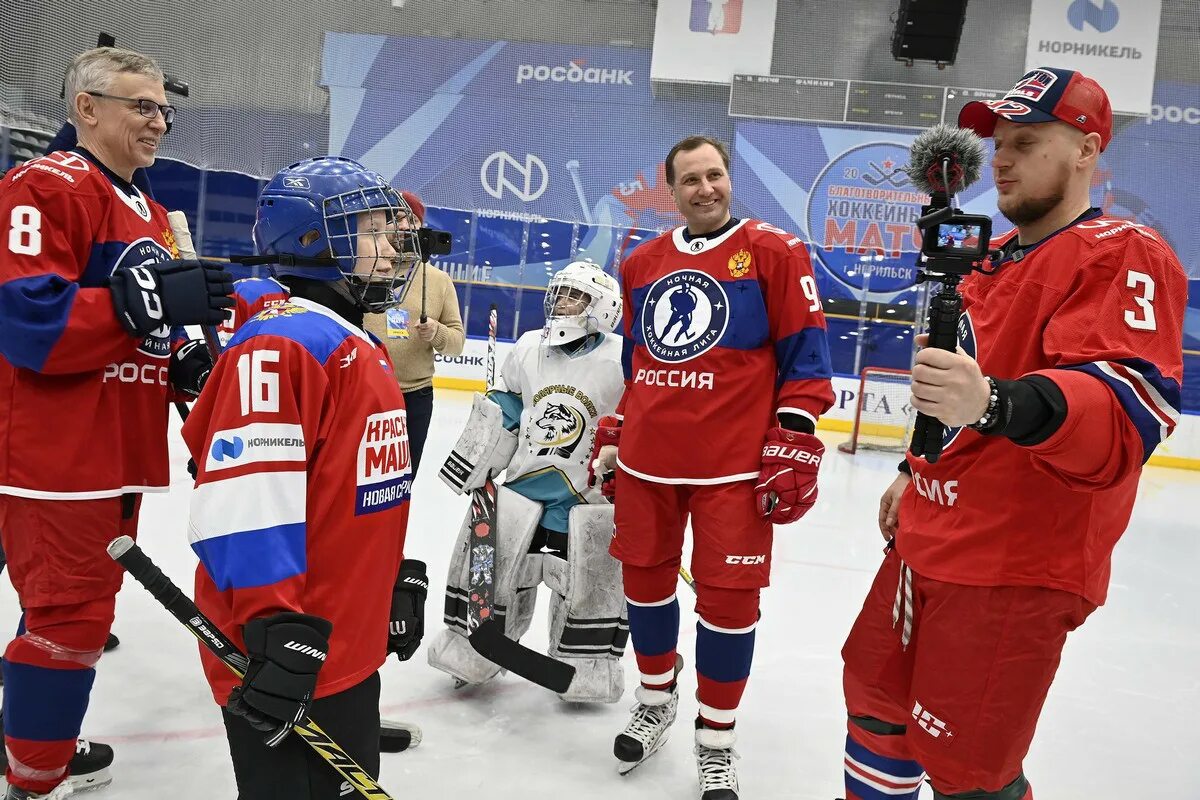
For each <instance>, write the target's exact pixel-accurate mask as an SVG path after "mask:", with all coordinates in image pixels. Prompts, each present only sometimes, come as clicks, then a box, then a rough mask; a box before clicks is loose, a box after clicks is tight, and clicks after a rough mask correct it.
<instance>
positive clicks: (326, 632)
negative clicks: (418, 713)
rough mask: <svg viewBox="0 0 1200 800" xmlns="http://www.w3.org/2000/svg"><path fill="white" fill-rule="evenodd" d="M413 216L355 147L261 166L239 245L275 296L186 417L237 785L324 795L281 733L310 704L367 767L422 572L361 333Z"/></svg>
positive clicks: (405, 651)
mask: <svg viewBox="0 0 1200 800" xmlns="http://www.w3.org/2000/svg"><path fill="white" fill-rule="evenodd" d="M400 220H405V221H407V222H408V223H409V224H408V225H407V226H402V225H401V224H400V223H399V221H400ZM402 227H406V228H408V229H405V230H402V229H401V228H402ZM415 229H416V225H415V224H412V221H411V213H410V212H409V210H408V208H407V207H406V206H405V205H404V202H403V200H401V199H400V196H399V194H398V193H397V192H396V191H395V190H394V189H392V188H391V187H389V186H388V184H387V182H386V181H385V180H384V179H383V178H382V177H381V176H379V175H378V174H376V173H374V172H371V171H369V170H367V169H365V168H364V167H363V166H362V165H361V164H359V163H357V162H355V161H351V160H349V159H345V158H335V157H325V158H316V159H310V160H307V161H303V162H300V163H298V164H294V165H292V166H291V167H288V168H287V169H285V170H283V171H282V172H280V173H279V174H278V175H276V176H275V177H274V178H273V179H272V180H271V182H270V183H269V184H268V185H267V187H266V188H265V189H264V190H263V194H262V196H261V197H260V198H259V206H258V217H257V221H256V223H255V227H254V240H255V245H256V248H257V249H258V252H259V253H260V254H261V255H263V256H272V257H277V259H276V260H277V264H276V266H275V273H276V277H277V279H278V281H279V282H280V284H282V285H283V286H284V287H286V289H287V292H288V293H289V294H290V298H289V299H287V300H286V302H281V303H278V304H275V305H274V306H272V307H270V308H266V309H265V310H263V311H262V312H261V313H259V314H257V315H256V316H255V317H254V318H252V319H250V320H249V321H247V322H246V323H245V324H243V325H242V326H241V327H240V328H239V329H238V330H237V332H236V333H235V334H234V335H233V338H232V339H231V340H230V342H229V345H228V348H227V349H226V350H225V351H224V352H223V353H222V354H221V358H220V359H219V360H218V362H217V365H216V367H215V369H214V370H213V372H212V375H211V377H210V378H209V380H208V383H207V384H206V386H205V388H204V391H203V393H202V394H201V396H200V398H199V400H198V401H197V402H196V405H195V407H194V408H193V410H192V414H191V416H190V417H189V418H188V421H187V423H186V424H185V425H184V429H183V434H184V439H185V440H186V441H187V443H188V448H189V449H190V450H191V452H192V456H193V458H194V460H195V461H196V465H197V468H198V474H197V481H196V489H195V491H194V492H193V495H192V501H191V521H190V525H189V536H190V540H191V543H192V548H193V549H194V550H195V552H196V554H197V555H198V556H199V558H200V565H199V567H198V568H197V574H196V603H197V605H198V606H199V607H200V609H201V610H202V611H204V613H205V614H206V615H208V617H209V618H211V619H212V620H213V621H214V622H215V623H216V624H217V625H218V626H220V627H221V628H222V629H223V630H224V631H225V632H226V633H227V634H229V635H230V637H231V638H233V639H234V641H236V642H237V643H238V644H239V645H240V646H242V645H244V647H245V649H246V651H247V653H248V654H249V656H250V667H249V670H248V671H247V673H246V676H245V677H244V678H243V679H242V681H241V682H240V683H239V682H238V681H237V680H236V679H234V678H233V676H232V675H231V674H230V673H229V672H228V671H227V670H226V669H225V668H224V666H223V665H222V664H220V663H219V662H218V661H217V660H216V659H215V658H213V657H212V656H211V655H210V654H209V653H208V652H207V651H205V650H203V649H202V650H201V653H202V661H203V664H204V669H205V673H206V674H207V676H208V679H209V683H210V684H211V686H212V690H213V695H214V697H215V698H216V700H217V702H218V703H219V704H221V705H223V706H224V707H225V708H224V713H223V718H224V721H225V727H226V733H227V736H228V739H229V748H230V753H231V755H232V757H233V766H234V774H235V777H236V779H237V784H238V790H239V793H240V794H239V796H240V797H241V798H243V799H244V800H259V799H260V798H274V797H288V798H295V800H326V798H336V797H339V796H341V794H340V792H341V783H342V781H341V778H340V777H339V776H338V774H337V773H336V772H334V771H333V770H331V769H330V768H329V765H328V764H325V763H324V762H323V760H322V759H321V758H319V757H317V756H316V755H315V754H314V753H313V752H312V751H311V750H310V749H309V748H308V747H306V746H305V745H304V743H303V742H302V741H300V740H299V739H298V737H288V736H287V733H288V732H289V731H290V730H291V727H292V724H293V722H294V721H295V720H297V719H300V718H301V717H302V716H303V715H306V714H308V713H309V711H310V710H311V713H312V716H313V717H314V718H316V719H318V720H319V721H320V724H321V725H322V727H323V728H324V729H325V730H326V731H327V732H328V733H329V734H330V736H332V737H333V738H334V739H335V740H337V741H338V742H339V744H341V745H342V747H343V748H345V750H346V751H347V752H348V753H349V754H350V755H351V756H352V757H353V758H354V759H355V760H356V761H357V762H358V763H359V764H361V765H362V766H363V767H364V768H366V769H367V770H368V771H369V772H370V773H371V774H372V775H374V776H378V773H379V685H380V684H379V676H378V673H377V670H378V669H379V667H380V666H381V665H382V664H383V662H384V659H385V658H386V656H387V654H388V653H389V652H394V653H396V654H397V655H398V656H399V657H400V658H401V660H405V659H407V658H409V657H410V656H411V655H412V654H413V652H414V651H415V650H416V648H417V646H418V645H419V643H420V639H421V635H422V632H423V617H424V600H425V595H426V592H427V587H428V580H427V579H426V577H425V565H424V564H423V563H421V562H419V561H413V560H404V559H403V548H404V536H405V530H406V527H407V520H408V501H409V492H410V489H411V484H412V469H411V463H410V462H411V459H410V453H409V448H408V432H407V420H406V416H405V410H404V398H403V395H402V394H401V392H400V389H399V387H398V386H397V384H396V381H395V378H394V377H393V375H392V368H391V362H390V360H389V359H388V355H387V351H386V350H385V349H384V348H383V347H382V346H381V345H380V344H379V342H378V341H377V340H375V339H373V338H371V337H370V336H369V335H368V334H366V333H364V332H363V330H362V328H361V323H362V317H363V313H364V312H366V311H371V312H378V311H382V310H384V309H386V308H388V307H389V306H390V305H391V304H392V303H394V302H396V292H395V290H396V289H397V288H398V287H399V286H400V285H401V283H402V281H403V276H404V275H405V274H407V269H406V267H407V262H409V261H411V260H412V259H414V258H416V257H417V254H418V252H419V251H418V249H417V247H416V243H415V240H416V234H415ZM389 631H390V633H389Z"/></svg>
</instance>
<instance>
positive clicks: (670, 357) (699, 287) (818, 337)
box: [618, 220, 833, 484]
mask: <svg viewBox="0 0 1200 800" xmlns="http://www.w3.org/2000/svg"><path fill="white" fill-rule="evenodd" d="M684 231H685V228H683V227H680V228H677V229H675V230H674V231H673V232H671V233H666V234H663V235H662V236H659V237H658V238H656V239H654V240H653V241H650V242H647V243H646V244H644V245H642V246H641V247H639V248H637V249H636V250H635V251H634V252H633V253H632V254H631V255H630V257H629V259H628V260H627V261H626V262H625V263H624V264H623V265H622V266H621V292H622V295H623V298H624V313H623V316H622V324H623V326H624V334H625V340H624V348H625V349H624V354H623V359H622V360H623V362H624V364H623V366H624V368H625V387H626V388H625V394H624V395H623V397H622V398H621V403H620V406H619V407H618V414H620V415H621V416H622V417H623V419H624V421H623V423H622V431H621V446H620V449H619V452H618V460H619V462H620V464H621V467H622V468H623V469H624V470H625V471H626V472H629V473H632V474H634V475H637V476H638V477H640V478H643V479H645V480H649V481H655V482H659V483H690V484H697V483H700V484H703V483H727V482H730V481H739V480H747V479H751V478H756V477H758V472H759V469H760V467H761V461H762V444H763V439H764V438H766V433H767V430H768V429H770V428H771V427H772V426H773V425H776V424H777V423H776V414H777V413H779V412H788V413H793V414H799V415H802V416H805V417H808V418H809V419H811V420H813V422H814V423H815V422H816V419H817V417H819V416H820V415H821V414H823V413H825V411H826V410H828V409H829V407H830V406H831V405H833V387H832V385H831V383H830V378H831V377H832V371H831V368H830V361H829V345H828V342H827V341H826V339H825V316H824V314H822V313H821V300H820V298H819V297H818V295H817V283H816V280H815V279H814V277H813V272H812V265H811V264H810V263H809V260H808V251H807V250H806V249H805V246H804V243H803V242H802V241H801V240H800V239H799V238H797V237H793V236H791V235H790V234H788V233H786V232H784V231H782V230H780V229H778V228H776V227H774V226H772V225H769V224H767V223H765V222H758V221H757V220H742V221H740V222H738V223H737V224H736V225H734V227H733V228H731V229H730V230H728V231H726V232H725V233H724V234H722V235H720V236H718V237H715V238H713V239H695V240H693V241H691V242H688V241H686V240H685V239H684V235H683V234H684Z"/></svg>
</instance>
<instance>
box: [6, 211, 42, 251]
mask: <svg viewBox="0 0 1200 800" xmlns="http://www.w3.org/2000/svg"><path fill="white" fill-rule="evenodd" d="M8 225H9V227H8V249H9V250H10V251H12V252H13V253H16V254H17V255H19V256H36V255H39V254H40V253H41V252H42V212H40V211H38V210H37V209H36V208H34V207H33V206H13V210H12V214H11V215H10V216H9V220H8Z"/></svg>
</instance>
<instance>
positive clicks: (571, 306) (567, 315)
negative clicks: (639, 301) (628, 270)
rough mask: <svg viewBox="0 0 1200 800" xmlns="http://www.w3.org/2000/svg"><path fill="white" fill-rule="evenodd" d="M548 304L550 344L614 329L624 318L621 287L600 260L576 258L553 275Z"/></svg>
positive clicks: (546, 330)
mask: <svg viewBox="0 0 1200 800" xmlns="http://www.w3.org/2000/svg"><path fill="white" fill-rule="evenodd" d="M545 308H546V328H545V332H546V342H547V344H560V345H561V344H570V343H571V342H574V341H576V340H578V339H582V338H583V337H584V336H587V335H589V334H592V333H612V332H613V330H615V329H616V327H617V320H618V319H620V318H621V288H620V286H618V285H617V279H616V278H614V277H613V276H612V275H609V274H608V273H607V272H605V271H604V270H603V269H601V268H600V266H599V265H598V264H594V263H592V262H591V261H572V262H571V263H570V264H567V266H565V267H563V268H562V269H560V270H559V271H558V272H556V273H555V274H554V277H553V278H551V279H550V285H549V286H547V287H546V304H545Z"/></svg>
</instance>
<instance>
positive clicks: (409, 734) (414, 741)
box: [167, 211, 421, 753]
mask: <svg viewBox="0 0 1200 800" xmlns="http://www.w3.org/2000/svg"><path fill="white" fill-rule="evenodd" d="M167 221H168V222H170V224H171V233H172V234H173V235H174V236H175V246H176V248H178V250H179V257H180V258H184V259H189V260H195V259H198V258H199V256H198V255H197V254H196V246H195V245H194V244H193V243H192V231H191V228H189V227H188V221H187V216H186V215H185V214H184V213H183V212H182V211H168V212H167ZM201 330H202V331H203V332H204V343H205V344H206V345H207V346H208V353H209V355H210V356H212V360H213V363H214V364H216V363H217V358H219V357H220V355H221V340H220V339H219V338H218V336H217V330H216V328H214V327H212V326H211V325H203V326H201ZM175 408H176V410H178V411H179V416H180V418H182V419H183V420H184V421H185V422H186V421H187V418H188V406H187V404H186V403H176V404H175ZM420 743H421V729H420V728H419V727H418V726H417V725H416V724H414V723H411V722H393V721H391V720H386V719H385V720H380V723H379V746H380V750H381V751H382V752H384V753H400V752H403V751H405V750H407V749H408V748H410V747H416V746H417V745H418V744H420Z"/></svg>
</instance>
